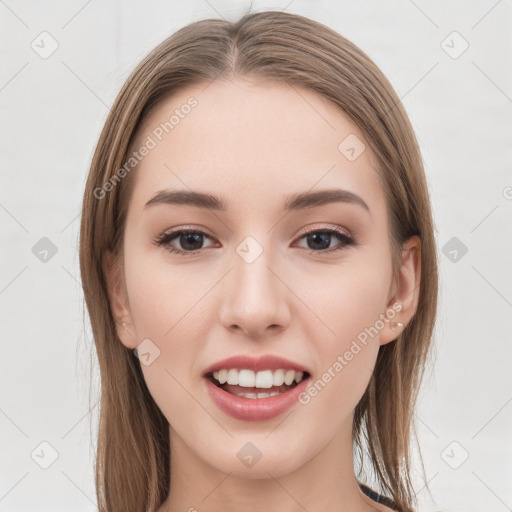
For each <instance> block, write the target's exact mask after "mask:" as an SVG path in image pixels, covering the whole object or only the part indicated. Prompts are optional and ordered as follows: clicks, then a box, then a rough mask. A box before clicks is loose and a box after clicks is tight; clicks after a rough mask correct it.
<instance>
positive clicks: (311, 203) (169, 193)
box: [144, 189, 370, 212]
mask: <svg viewBox="0 0 512 512" xmlns="http://www.w3.org/2000/svg"><path fill="white" fill-rule="evenodd" d="M331 203H349V204H355V205H359V206H361V207H362V208H364V209H365V210H366V211H368V212H370V208H369V207H368V205H367V204H366V203H365V201H364V200H363V199H362V198H361V197H359V196H358V195H357V194H354V193H353V192H350V191H348V190H342V189H329V190H319V191H316V192H301V193H297V194H292V195H290V196H289V197H287V198H286V201H285V203H284V206H283V210H284V211H285V212H289V211H294V210H305V209H307V208H315V207H318V206H324V205H327V204H331ZM158 204H166V205H182V206H193V207H196V208H208V209H210V210H218V211H226V210H227V209H228V202H227V201H226V200H225V199H224V198H222V197H217V196H215V195H212V194H209V193H204V192H195V191H190V190H161V191H159V192H158V193H157V194H156V195H155V196H154V197H153V198H151V199H150V200H149V201H148V202H147V203H146V204H145V206H144V209H146V208H149V207H151V206H155V205H158Z"/></svg>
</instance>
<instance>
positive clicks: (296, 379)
mask: <svg viewBox="0 0 512 512" xmlns="http://www.w3.org/2000/svg"><path fill="white" fill-rule="evenodd" d="M205 377H206V379H208V380H209V381H210V382H211V383H212V384H214V385H215V386H216V387H217V388H220V389H221V390H222V391H225V392H226V393H229V394H230V395H234V396H237V397H241V398H248V399H252V400H263V399H266V398H271V397H274V396H278V395H284V394H286V393H288V392H289V391H291V390H292V389H293V388H295V387H297V386H298V385H299V384H300V383H301V382H303V381H305V380H307V379H308V378H309V377H310V375H309V373H308V372H303V371H296V370H293V369H277V370H270V369H269V370H260V371H257V372H255V371H253V370H249V369H240V370H239V369H234V368H229V369H227V368H226V369H221V370H218V371H213V372H209V373H207V374H206V375H205Z"/></svg>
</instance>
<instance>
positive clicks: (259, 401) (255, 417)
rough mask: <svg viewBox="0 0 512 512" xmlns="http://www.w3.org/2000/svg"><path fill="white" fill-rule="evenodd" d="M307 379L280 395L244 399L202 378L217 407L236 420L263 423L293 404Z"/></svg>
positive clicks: (302, 390) (303, 388)
mask: <svg viewBox="0 0 512 512" xmlns="http://www.w3.org/2000/svg"><path fill="white" fill-rule="evenodd" d="M308 380H309V377H308V378H306V379H303V380H302V381H300V382H299V384H297V385H296V386H295V387H294V388H292V389H290V390H289V391H286V392H284V393H281V394H280V395H275V396H269V397H267V398H244V397H241V396H236V395H232V394H231V393H227V392H226V391H224V390H223V389H221V388H219V387H217V386H216V385H215V384H214V383H213V382H211V381H210V380H209V379H208V378H206V377H205V378H204V381H205V383H206V388H207V390H208V393H209V395H210V397H211V398H212V400H213V401H214V402H215V403H216V404H217V407H218V408H219V409H220V410H221V411H223V412H225V413H226V414H228V415H229V416H231V417H232V418H236V419H237V420H244V421H263V420H269V419H271V418H275V417H276V416H279V415H280V414H283V413H284V412H285V411H287V410H288V409H289V408H290V407H291V406H292V405H293V404H295V403H296V402H297V401H298V399H299V395H300V394H301V393H302V392H304V391H305V389H306V387H307V384H308Z"/></svg>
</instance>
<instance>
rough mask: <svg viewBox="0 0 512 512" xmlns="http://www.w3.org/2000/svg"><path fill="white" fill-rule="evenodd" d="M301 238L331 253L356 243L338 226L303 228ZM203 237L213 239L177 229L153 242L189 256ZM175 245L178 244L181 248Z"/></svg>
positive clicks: (315, 249) (195, 231) (196, 231)
mask: <svg viewBox="0 0 512 512" xmlns="http://www.w3.org/2000/svg"><path fill="white" fill-rule="evenodd" d="M303 238H306V243H307V244H308V248H309V249H310V252H311V253H324V254H325V253H331V252H335V251H340V250H343V249H345V248H346V247H348V246H351V245H356V244H357V242H356V240H355V239H354V238H352V237H350V236H349V235H347V234H346V233H344V232H343V231H341V230H340V229H338V228H321V229H312V230H306V229H304V230H302V236H301V237H300V239H303ZM205 239H206V240H213V239H212V237H210V236H209V235H207V234H206V233H205V232H203V231H201V230H199V229H177V230H174V231H167V232H166V233H163V234H162V235H160V236H158V237H157V239H156V240H155V244H156V245H157V246H159V247H162V248H163V249H165V250H166V251H169V252H172V253H175V254H182V255H184V256H190V255H192V254H194V253H197V252H199V251H200V250H201V249H204V248H205V247H203V246H202V245H203V243H204V240H205ZM333 239H337V240H338V241H339V243H338V244H337V245H335V246H334V247H330V245H331V242H332V241H333ZM176 245H180V246H181V249H180V248H179V247H176ZM309 245H312V247H309Z"/></svg>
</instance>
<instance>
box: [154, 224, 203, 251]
mask: <svg viewBox="0 0 512 512" xmlns="http://www.w3.org/2000/svg"><path fill="white" fill-rule="evenodd" d="M205 238H206V239H209V240H211V237H210V236H208V235H207V234H206V233H204V232H203V231H200V230H197V229H179V230H175V231H170V232H169V231H168V232H166V233H163V234H162V235H160V236H159V237H158V238H157V239H156V240H155V243H156V245H158V246H159V247H162V248H164V249H165V250H166V251H169V252H173V253H177V254H183V255H186V256H189V255H191V254H193V253H194V252H198V251H199V250H200V249H204V247H201V246H202V243H203V239H205ZM173 243H174V244H178V245H181V247H182V249H179V248H177V247H175V246H174V245H173Z"/></svg>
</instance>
